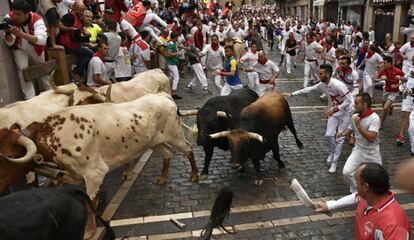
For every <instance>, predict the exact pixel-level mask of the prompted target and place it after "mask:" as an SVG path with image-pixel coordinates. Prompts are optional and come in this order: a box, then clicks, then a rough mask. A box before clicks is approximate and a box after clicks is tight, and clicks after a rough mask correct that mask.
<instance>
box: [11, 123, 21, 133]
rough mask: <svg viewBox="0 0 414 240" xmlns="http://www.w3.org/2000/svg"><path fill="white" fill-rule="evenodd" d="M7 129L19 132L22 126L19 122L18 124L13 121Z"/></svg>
mask: <svg viewBox="0 0 414 240" xmlns="http://www.w3.org/2000/svg"><path fill="white" fill-rule="evenodd" d="M9 130H10V131H13V132H20V131H21V130H22V128H21V126H20V124H18V123H13V125H11V126H10V127H9Z"/></svg>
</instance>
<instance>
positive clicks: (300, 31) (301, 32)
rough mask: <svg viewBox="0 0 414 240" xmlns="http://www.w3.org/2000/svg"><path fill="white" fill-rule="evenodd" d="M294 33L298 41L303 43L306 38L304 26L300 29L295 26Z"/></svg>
mask: <svg viewBox="0 0 414 240" xmlns="http://www.w3.org/2000/svg"><path fill="white" fill-rule="evenodd" d="M292 31H293V33H294V34H295V39H296V41H302V40H303V39H304V38H305V34H306V33H305V32H306V29H305V27H304V26H301V27H300V29H298V26H294V27H293V29H292Z"/></svg>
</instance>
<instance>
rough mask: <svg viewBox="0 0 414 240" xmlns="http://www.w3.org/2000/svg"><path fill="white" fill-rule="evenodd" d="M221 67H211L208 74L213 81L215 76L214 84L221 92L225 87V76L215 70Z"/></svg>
mask: <svg viewBox="0 0 414 240" xmlns="http://www.w3.org/2000/svg"><path fill="white" fill-rule="evenodd" d="M217 70H220V69H209V71H208V72H207V74H208V75H209V79H211V80H212V81H213V78H214V84H215V85H216V88H217V91H218V92H219V93H220V92H221V90H222V89H223V82H224V78H223V76H220V75H217V74H216V73H215V72H216V71H217Z"/></svg>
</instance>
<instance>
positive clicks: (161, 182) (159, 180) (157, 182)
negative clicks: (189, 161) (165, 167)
mask: <svg viewBox="0 0 414 240" xmlns="http://www.w3.org/2000/svg"><path fill="white" fill-rule="evenodd" d="M165 183H167V179H166V178H165V177H158V178H157V181H156V182H155V184H157V185H159V186H161V185H164V184H165Z"/></svg>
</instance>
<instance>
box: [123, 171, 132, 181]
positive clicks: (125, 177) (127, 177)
mask: <svg viewBox="0 0 414 240" xmlns="http://www.w3.org/2000/svg"><path fill="white" fill-rule="evenodd" d="M133 176H134V173H133V172H132V171H131V172H124V174H123V175H122V179H123V180H124V181H129V180H132V178H133Z"/></svg>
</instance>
